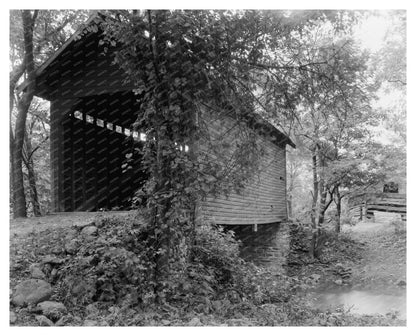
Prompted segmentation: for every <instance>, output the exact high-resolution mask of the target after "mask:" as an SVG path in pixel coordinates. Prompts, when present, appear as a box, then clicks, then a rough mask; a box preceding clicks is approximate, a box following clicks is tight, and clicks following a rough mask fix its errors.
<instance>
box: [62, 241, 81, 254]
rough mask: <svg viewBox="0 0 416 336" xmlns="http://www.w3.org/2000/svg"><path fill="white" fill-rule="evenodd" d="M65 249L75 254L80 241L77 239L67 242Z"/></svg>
mask: <svg viewBox="0 0 416 336" xmlns="http://www.w3.org/2000/svg"><path fill="white" fill-rule="evenodd" d="M65 251H66V253H68V254H75V253H77V251H78V242H77V241H76V240H75V239H71V240H70V241H68V242H66V243H65Z"/></svg>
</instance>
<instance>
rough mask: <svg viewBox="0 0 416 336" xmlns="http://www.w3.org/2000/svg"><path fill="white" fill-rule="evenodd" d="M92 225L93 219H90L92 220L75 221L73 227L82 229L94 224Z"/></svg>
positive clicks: (93, 223)
mask: <svg viewBox="0 0 416 336" xmlns="http://www.w3.org/2000/svg"><path fill="white" fill-rule="evenodd" d="M94 225H95V221H92V222H84V223H76V224H75V225H74V226H73V227H74V228H75V229H78V230H82V229H84V228H86V227H88V226H94Z"/></svg>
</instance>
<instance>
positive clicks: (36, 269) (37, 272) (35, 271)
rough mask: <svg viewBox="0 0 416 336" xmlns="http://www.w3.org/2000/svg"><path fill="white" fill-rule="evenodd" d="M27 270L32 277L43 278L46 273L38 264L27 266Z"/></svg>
mask: <svg viewBox="0 0 416 336" xmlns="http://www.w3.org/2000/svg"><path fill="white" fill-rule="evenodd" d="M29 272H30V275H31V277H32V278H33V279H42V280H45V278H46V275H45V273H43V272H42V270H41V268H40V264H32V265H30V266H29Z"/></svg>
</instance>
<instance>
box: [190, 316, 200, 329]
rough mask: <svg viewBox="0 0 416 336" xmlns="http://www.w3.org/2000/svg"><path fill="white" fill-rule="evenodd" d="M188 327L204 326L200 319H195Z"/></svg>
mask: <svg viewBox="0 0 416 336" xmlns="http://www.w3.org/2000/svg"><path fill="white" fill-rule="evenodd" d="M188 326H190V327H199V326H202V323H201V320H200V319H199V318H198V317H194V318H193V319H192V320H190V321H189V322H188Z"/></svg>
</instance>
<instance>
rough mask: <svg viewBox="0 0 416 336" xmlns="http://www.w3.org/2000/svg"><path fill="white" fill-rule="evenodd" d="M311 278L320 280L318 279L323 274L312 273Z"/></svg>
mask: <svg viewBox="0 0 416 336" xmlns="http://www.w3.org/2000/svg"><path fill="white" fill-rule="evenodd" d="M311 278H312V279H313V280H314V281H318V280H319V279H320V278H321V275H319V274H312V275H311Z"/></svg>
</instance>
